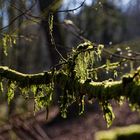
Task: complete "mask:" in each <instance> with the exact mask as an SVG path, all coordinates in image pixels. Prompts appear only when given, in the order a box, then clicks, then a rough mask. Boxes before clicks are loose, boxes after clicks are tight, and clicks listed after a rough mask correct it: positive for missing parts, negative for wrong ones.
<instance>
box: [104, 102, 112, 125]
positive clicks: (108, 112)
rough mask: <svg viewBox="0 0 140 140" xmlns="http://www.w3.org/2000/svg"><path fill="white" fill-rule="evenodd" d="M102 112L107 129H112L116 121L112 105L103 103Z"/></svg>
mask: <svg viewBox="0 0 140 140" xmlns="http://www.w3.org/2000/svg"><path fill="white" fill-rule="evenodd" d="M102 110H103V113H104V119H105V120H106V122H107V127H110V126H111V125H112V121H113V120H114V119H115V115H114V113H113V110H112V106H111V104H110V103H109V102H108V101H105V102H103V103H102Z"/></svg>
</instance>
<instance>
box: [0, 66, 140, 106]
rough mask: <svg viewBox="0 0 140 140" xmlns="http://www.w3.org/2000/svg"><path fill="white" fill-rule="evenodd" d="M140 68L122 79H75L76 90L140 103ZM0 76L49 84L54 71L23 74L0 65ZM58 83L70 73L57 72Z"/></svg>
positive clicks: (23, 82) (29, 82)
mask: <svg viewBox="0 0 140 140" xmlns="http://www.w3.org/2000/svg"><path fill="white" fill-rule="evenodd" d="M139 72H140V70H139V69H138V70H137V71H136V72H135V73H134V74H128V75H125V76H124V77H123V78H122V80H120V81H109V80H106V81H103V82H93V81H92V82H87V81H82V80H81V81H79V80H78V79H77V80H76V79H75V84H74V85H75V87H76V90H77V91H79V92H80V93H82V94H84V95H87V96H88V97H89V98H97V99H98V100H101V101H102V100H106V99H108V100H110V99H115V100H116V99H119V98H120V97H121V96H125V97H126V98H129V100H130V101H131V102H133V103H138V104H139V105H140V98H139V97H140V78H139V75H140V74H139ZM0 76H1V77H2V78H6V79H9V80H11V81H16V82H17V83H18V84H19V86H21V87H26V86H29V85H40V84H49V83H50V82H51V81H52V80H51V79H52V76H53V74H52V72H42V73H38V74H23V73H20V72H17V71H15V70H12V69H9V68H8V67H6V66H0ZM54 76H55V79H56V81H55V82H56V83H57V84H58V85H60V86H61V85H62V84H64V83H63V82H65V80H63V79H68V78H69V77H68V75H66V74H64V73H63V72H61V71H57V72H56V73H55V74H54Z"/></svg>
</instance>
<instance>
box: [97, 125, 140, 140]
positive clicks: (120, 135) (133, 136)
mask: <svg viewBox="0 0 140 140" xmlns="http://www.w3.org/2000/svg"><path fill="white" fill-rule="evenodd" d="M95 140H140V125H130V126H127V127H120V128H114V129H112V130H108V131H100V132H97V133H96V134H95Z"/></svg>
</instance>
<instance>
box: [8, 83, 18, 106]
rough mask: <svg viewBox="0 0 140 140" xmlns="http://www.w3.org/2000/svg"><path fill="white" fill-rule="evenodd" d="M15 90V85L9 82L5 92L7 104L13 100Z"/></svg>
mask: <svg viewBox="0 0 140 140" xmlns="http://www.w3.org/2000/svg"><path fill="white" fill-rule="evenodd" d="M15 89H16V84H15V83H14V82H10V83H9V86H8V92H7V97H8V99H7V100H8V104H10V102H11V100H12V99H13V98H14V92H15Z"/></svg>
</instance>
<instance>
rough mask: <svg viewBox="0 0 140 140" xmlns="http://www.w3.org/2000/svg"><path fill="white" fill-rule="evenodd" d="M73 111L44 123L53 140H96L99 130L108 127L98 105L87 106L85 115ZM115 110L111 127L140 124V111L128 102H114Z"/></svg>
mask: <svg viewBox="0 0 140 140" xmlns="http://www.w3.org/2000/svg"><path fill="white" fill-rule="evenodd" d="M74 108H75V107H74ZM72 111H73V109H71V111H70V114H69V117H68V118H67V119H62V118H61V117H59V116H58V117H57V118H55V119H53V120H52V121H51V122H50V123H47V124H44V125H43V126H44V129H45V131H46V133H47V135H48V136H49V138H50V139H51V140H94V135H95V133H96V132H97V131H99V130H106V129H108V128H107V126H106V122H105V121H104V119H103V113H102V111H101V110H100V109H99V108H98V106H93V105H92V106H89V107H87V108H86V112H85V114H84V115H83V116H78V115H76V114H74V113H73V112H72ZM113 111H114V113H115V116H116V118H115V120H114V121H113V124H112V126H111V127H110V128H109V129H111V128H114V127H121V126H128V125H131V124H140V113H138V112H132V111H131V110H130V108H129V105H128V103H124V105H122V106H119V105H117V104H116V103H113Z"/></svg>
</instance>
